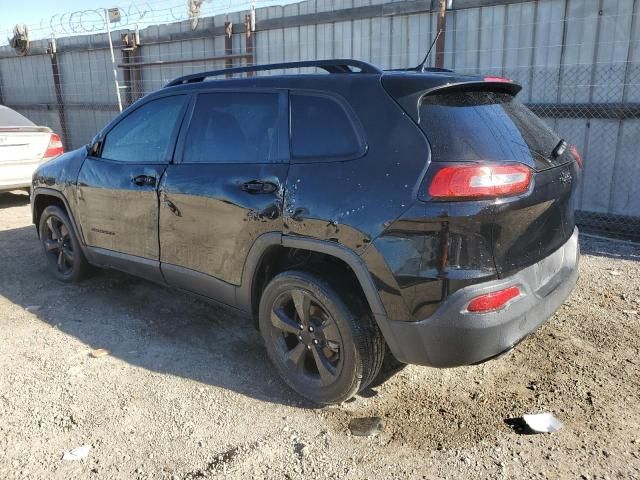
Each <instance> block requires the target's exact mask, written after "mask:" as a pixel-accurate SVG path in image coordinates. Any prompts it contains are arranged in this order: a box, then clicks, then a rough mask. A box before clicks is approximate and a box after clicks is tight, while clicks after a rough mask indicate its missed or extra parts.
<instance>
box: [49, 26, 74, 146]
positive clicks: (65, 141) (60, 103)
mask: <svg viewBox="0 0 640 480" xmlns="http://www.w3.org/2000/svg"><path fill="white" fill-rule="evenodd" d="M49 57H50V58H51V74H52V75H53V87H54V89H55V92H56V109H57V110H58V121H59V122H60V130H61V132H60V133H61V134H62V145H63V146H64V149H65V150H69V149H70V146H71V142H70V141H69V132H67V118H66V114H65V111H64V99H63V97H62V82H61V81H60V68H59V66H58V53H57V48H56V39H55V38H52V39H51V42H50V43H49Z"/></svg>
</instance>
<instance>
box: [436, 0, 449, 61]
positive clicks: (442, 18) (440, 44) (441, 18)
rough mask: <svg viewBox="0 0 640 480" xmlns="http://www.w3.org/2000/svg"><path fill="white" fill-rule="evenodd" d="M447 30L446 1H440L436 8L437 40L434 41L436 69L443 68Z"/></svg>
mask: <svg viewBox="0 0 640 480" xmlns="http://www.w3.org/2000/svg"><path fill="white" fill-rule="evenodd" d="M446 28H447V0H440V6H439V8H438V39H437V40H436V68H444V44H445V33H446Z"/></svg>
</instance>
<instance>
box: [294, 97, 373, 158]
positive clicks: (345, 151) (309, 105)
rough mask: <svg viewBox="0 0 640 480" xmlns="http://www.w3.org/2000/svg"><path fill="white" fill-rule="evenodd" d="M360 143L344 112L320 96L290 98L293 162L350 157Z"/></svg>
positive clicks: (335, 104)
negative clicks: (295, 159)
mask: <svg viewBox="0 0 640 480" xmlns="http://www.w3.org/2000/svg"><path fill="white" fill-rule="evenodd" d="M361 151H362V143H361V141H360V138H359V136H358V134H357V133H356V129H355V128H354V125H353V123H352V122H351V119H350V118H349V116H348V115H347V112H345V110H344V108H342V106H341V105H340V104H339V103H338V102H337V101H335V100H334V99H333V98H330V97H326V96H322V95H301V94H295V95H291V153H292V156H293V157H295V158H302V159H304V158H307V159H312V158H314V159H323V158H327V157H329V158H335V157H340V158H344V157H349V156H353V155H356V154H359V153H360V152H361Z"/></svg>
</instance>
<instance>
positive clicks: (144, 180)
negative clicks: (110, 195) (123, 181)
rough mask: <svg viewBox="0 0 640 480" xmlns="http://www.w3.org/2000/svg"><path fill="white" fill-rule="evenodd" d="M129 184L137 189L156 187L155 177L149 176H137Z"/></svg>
mask: <svg viewBox="0 0 640 480" xmlns="http://www.w3.org/2000/svg"><path fill="white" fill-rule="evenodd" d="M131 182H132V183H133V184H135V185H137V186H139V187H155V186H156V177H152V176H149V175H138V176H137V177H133V178H132V179H131Z"/></svg>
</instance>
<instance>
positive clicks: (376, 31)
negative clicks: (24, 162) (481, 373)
mask: <svg viewBox="0 0 640 480" xmlns="http://www.w3.org/2000/svg"><path fill="white" fill-rule="evenodd" d="M191 3H193V2H187V3H186V5H185V2H183V1H182V0H180V1H178V0H155V1H151V2H140V3H138V4H135V3H134V4H131V5H129V6H127V7H126V8H122V9H121V11H122V12H123V13H124V15H122V18H121V20H120V21H119V22H117V23H114V24H113V27H114V28H115V29H116V30H115V31H114V32H112V33H111V39H112V43H113V48H114V58H115V69H116V73H117V78H118V84H119V93H120V94H121V95H120V96H121V98H122V103H123V106H124V107H126V106H127V105H129V104H131V103H132V102H134V101H135V100H136V99H138V98H140V97H141V96H143V95H145V94H146V93H149V92H151V91H153V90H156V89H158V88H161V87H162V86H163V85H165V84H166V83H167V82H169V81H170V80H172V79H174V78H176V77H178V76H181V75H186V74H189V73H196V72H199V71H204V70H215V69H221V68H225V67H232V66H241V65H246V64H252V63H273V62H282V61H297V60H314V59H323V58H355V59H358V60H364V61H368V62H371V63H374V64H376V65H378V66H380V67H382V68H403V67H410V66H414V65H416V64H418V63H419V62H420V61H421V60H422V57H423V56H424V54H425V53H426V51H427V50H428V48H429V45H430V44H431V42H432V41H433V39H434V38H435V35H436V33H437V32H438V30H439V28H440V27H439V24H438V12H437V6H438V4H439V2H438V1H431V0H416V1H389V0H307V1H303V2H297V3H288V4H286V5H284V6H272V5H271V3H270V2H264V1H258V2H249V1H238V2H234V1H232V0H226V1H225V2H224V4H222V3H216V2H209V3H202V2H200V3H201V5H200V10H198V15H197V21H196V22H194V16H193V15H192V14H190V13H189V12H190V11H191V10H190V8H191V7H193V5H191ZM266 5H268V6H266ZM252 6H254V7H255V10H253V9H252ZM88 12H89V11H83V12H80V13H75V14H74V13H73V12H61V13H60V14H59V15H57V16H55V17H54V18H53V19H49V20H48V21H47V20H46V19H45V20H43V21H42V22H40V23H39V24H37V25H35V26H34V25H32V26H31V31H32V37H31V39H30V42H29V48H28V51H26V52H18V51H17V50H16V49H15V48H13V47H12V46H10V45H5V46H0V102H1V103H3V104H6V105H8V106H10V107H12V108H14V109H16V110H18V111H20V112H21V113H23V114H24V115H25V116H27V117H28V118H30V119H31V120H33V121H34V122H35V123H38V124H41V125H47V126H50V127H51V128H52V129H53V130H54V131H56V132H58V133H60V134H61V135H62V137H63V140H64V143H65V146H66V148H68V149H70V148H77V147H79V146H81V145H83V144H85V143H87V142H88V141H90V139H91V138H92V137H93V135H94V134H95V133H96V132H97V131H98V130H99V129H100V128H102V126H104V125H105V124H106V123H108V121H110V120H111V119H112V118H113V117H114V116H115V115H116V114H117V113H118V111H119V105H118V98H117V95H116V86H115V82H114V76H113V69H114V63H112V61H111V54H110V49H109V42H108V38H109V37H108V36H107V34H106V32H105V31H104V30H105V26H106V23H105V22H106V21H105V20H103V19H102V18H100V12H99V11H97V10H96V11H93V10H92V11H90V12H89V13H88ZM102 13H104V14H105V15H106V12H104V11H103V12H102ZM638 13H640V0H619V1H616V2H602V1H595V0H538V1H521V0H516V1H513V2H509V3H508V4H505V2H504V1H501V0H500V1H496V0H454V1H453V9H452V10H450V11H448V12H447V13H446V18H445V22H444V24H443V25H442V26H443V27H444V32H443V34H442V35H443V37H444V41H443V42H442V44H443V46H444V51H443V52H441V53H442V55H441V57H442V58H444V65H443V66H444V67H445V68H451V69H454V70H456V71H459V72H462V73H473V74H477V73H480V74H484V75H492V76H503V77H508V78H511V79H513V80H515V81H517V82H519V83H520V84H521V85H522V86H523V89H522V92H521V93H520V94H519V98H520V99H521V100H522V101H523V102H524V103H526V104H527V105H528V106H529V107H530V108H531V109H532V110H533V111H534V112H535V113H536V114H538V115H539V116H540V117H542V118H543V119H545V121H547V122H548V123H549V125H550V126H551V127H552V128H554V129H555V130H557V131H558V132H559V133H560V135H561V136H562V137H563V138H565V139H566V140H567V141H568V142H569V143H571V144H575V145H576V146H577V148H578V150H579V151H580V153H581V154H582V157H583V160H584V175H583V182H582V185H581V186H580V189H579V191H578V194H577V196H576V209H577V220H578V222H579V225H580V226H581V227H582V229H583V231H592V232H596V233H605V234H607V235H615V236H624V237H629V238H634V239H638V240H640V162H639V161H638V160H637V150H638V147H637V145H638V140H639V139H640V42H639V40H640V23H638V22H639V20H640V18H639V16H638ZM105 18H106V17H105ZM165 22H166V23H165ZM54 27H55V28H54ZM61 29H62V30H61ZM87 32H89V34H86V35H82V33H87ZM61 34H62V35H64V34H68V35H67V36H60V35H61ZM54 37H57V38H54ZM435 57H436V55H435V54H434V55H432V56H431V58H430V59H429V62H428V65H429V66H434V58H435ZM271 73H276V74H278V73H282V72H281V71H275V72H271Z"/></svg>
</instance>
